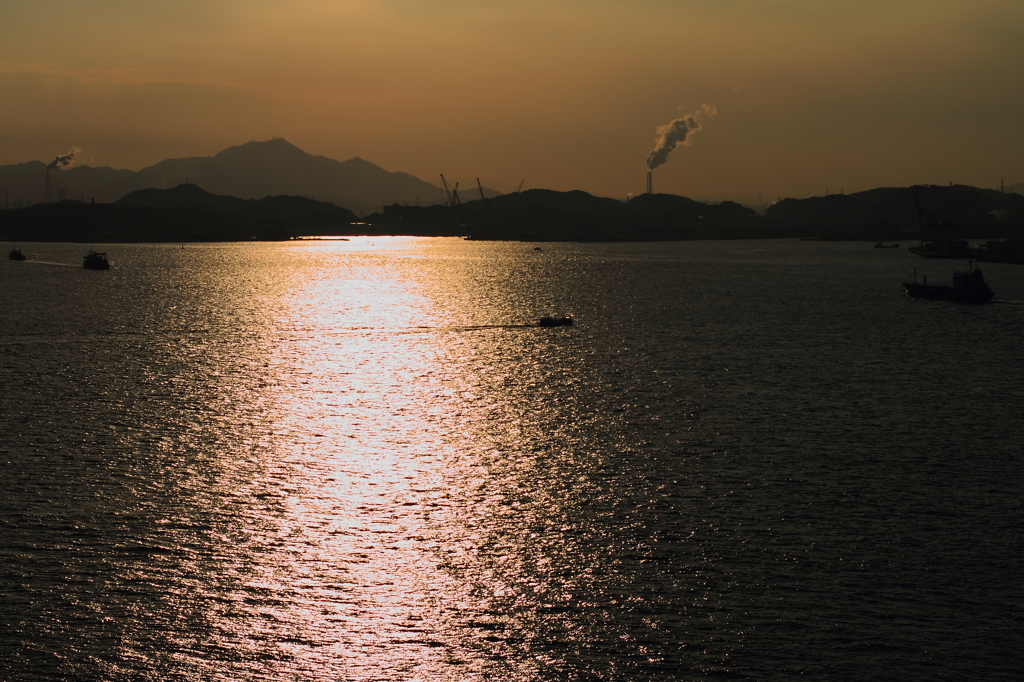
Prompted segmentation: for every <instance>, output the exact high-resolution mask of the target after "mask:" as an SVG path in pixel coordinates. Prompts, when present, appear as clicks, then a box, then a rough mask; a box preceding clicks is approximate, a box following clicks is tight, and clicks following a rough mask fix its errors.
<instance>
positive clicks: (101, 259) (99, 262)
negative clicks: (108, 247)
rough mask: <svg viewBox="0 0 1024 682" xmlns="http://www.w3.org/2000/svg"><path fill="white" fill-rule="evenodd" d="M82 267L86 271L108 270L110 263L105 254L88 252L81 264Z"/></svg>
mask: <svg viewBox="0 0 1024 682" xmlns="http://www.w3.org/2000/svg"><path fill="white" fill-rule="evenodd" d="M82 267H84V268H85V269H86V270H109V269H110V261H108V260H107V254H105V253H97V252H95V251H90V252H89V253H87V254H85V261H84V262H83V263H82Z"/></svg>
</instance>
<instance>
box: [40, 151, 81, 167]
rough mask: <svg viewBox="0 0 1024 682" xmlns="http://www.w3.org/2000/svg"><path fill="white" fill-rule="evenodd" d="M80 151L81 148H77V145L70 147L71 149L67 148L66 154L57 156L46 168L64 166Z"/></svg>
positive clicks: (69, 163)
mask: <svg viewBox="0 0 1024 682" xmlns="http://www.w3.org/2000/svg"><path fill="white" fill-rule="evenodd" d="M81 153H82V150H81V149H79V148H78V147H72V148H71V149H69V150H68V153H67V154H62V155H61V156H58V157H57V158H56V159H54V160H53V161H51V162H50V165H49V166H47V167H46V168H47V170H49V169H51V168H66V167H67V166H69V165H71V162H72V161H74V159H75V156H77V155H78V154H81Z"/></svg>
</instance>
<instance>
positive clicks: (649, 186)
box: [647, 170, 654, 194]
mask: <svg viewBox="0 0 1024 682" xmlns="http://www.w3.org/2000/svg"><path fill="white" fill-rule="evenodd" d="M647 193H648V194H654V185H653V184H652V183H651V171H650V170H648V171H647Z"/></svg>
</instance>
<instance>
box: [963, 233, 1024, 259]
mask: <svg viewBox="0 0 1024 682" xmlns="http://www.w3.org/2000/svg"><path fill="white" fill-rule="evenodd" d="M974 259H975V260H977V261H981V262H982V263H1016V264H1018V265H1021V264H1024V239H1001V240H1000V239H997V240H995V241H988V242H985V243H984V244H982V245H981V246H979V247H978V248H977V249H975V250H974Z"/></svg>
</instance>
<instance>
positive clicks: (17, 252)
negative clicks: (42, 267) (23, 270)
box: [7, 244, 25, 260]
mask: <svg viewBox="0 0 1024 682" xmlns="http://www.w3.org/2000/svg"><path fill="white" fill-rule="evenodd" d="M7 257H8V258H10V259H11V260H25V254H23V253H22V252H21V249H19V248H18V245H17V244H15V245H14V248H13V249H11V252H10V253H9V254H7Z"/></svg>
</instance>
